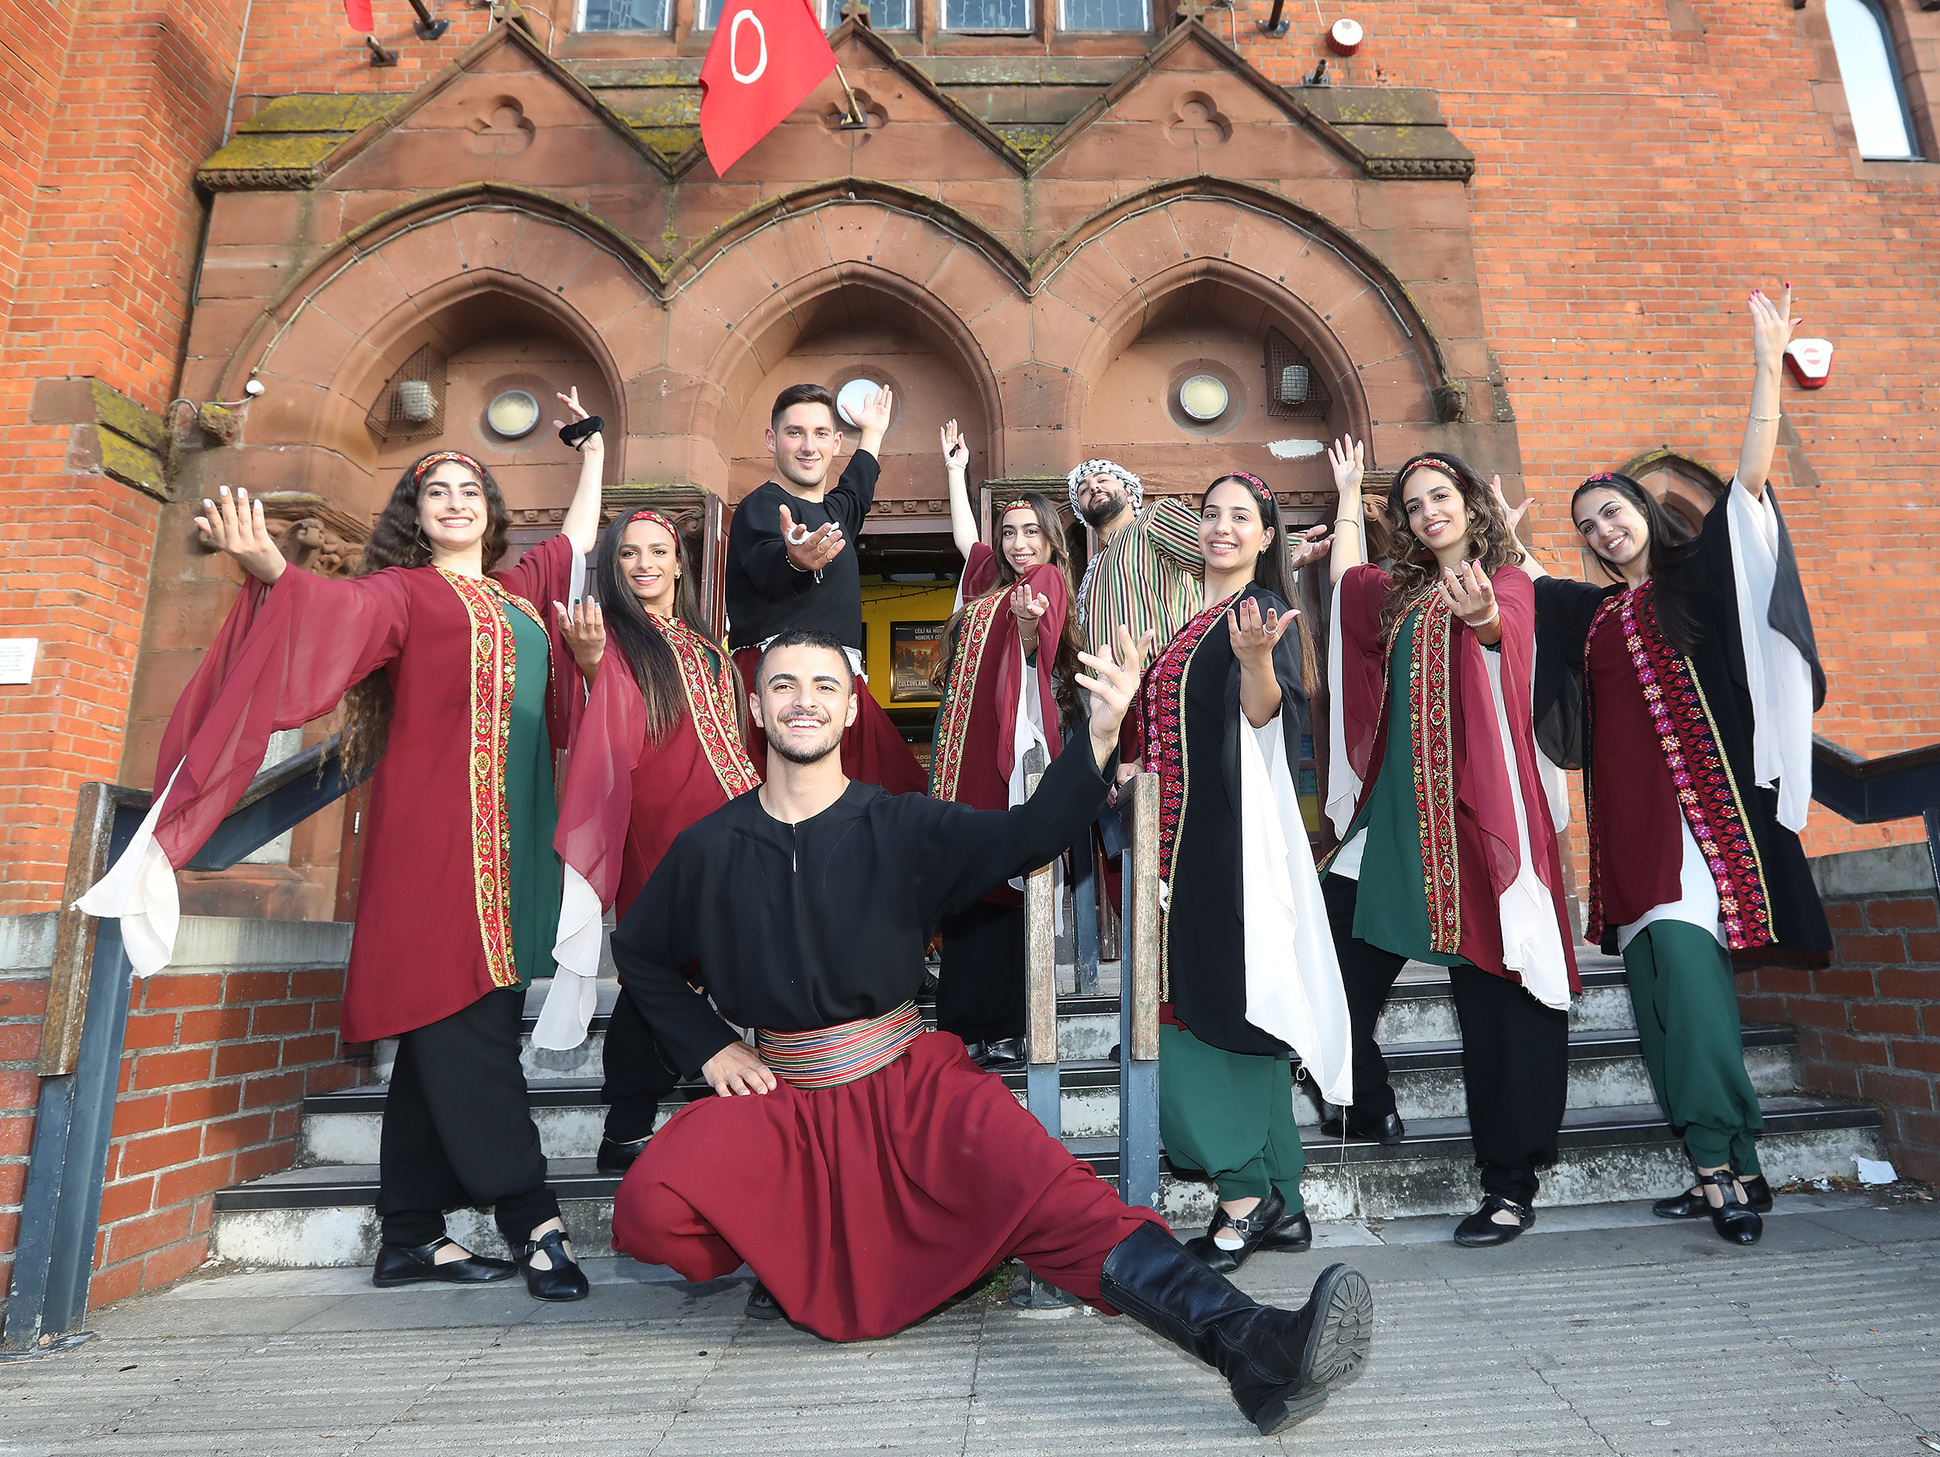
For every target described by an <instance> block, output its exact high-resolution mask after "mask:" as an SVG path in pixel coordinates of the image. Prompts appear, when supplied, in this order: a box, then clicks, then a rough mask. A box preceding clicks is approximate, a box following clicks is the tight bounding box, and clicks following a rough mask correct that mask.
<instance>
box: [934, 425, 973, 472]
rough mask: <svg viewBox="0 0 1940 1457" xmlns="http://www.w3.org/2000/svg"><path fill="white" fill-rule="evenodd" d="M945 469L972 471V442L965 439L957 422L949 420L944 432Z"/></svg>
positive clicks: (944, 426)
mask: <svg viewBox="0 0 1940 1457" xmlns="http://www.w3.org/2000/svg"><path fill="white" fill-rule="evenodd" d="M941 433H942V438H943V468H944V469H945V470H948V471H952V472H955V471H967V470H969V469H970V442H969V441H968V440H966V439H964V438H963V432H962V431H961V430H959V429H957V422H956V421H954V420H947V421H945V422H944V425H943V430H942V432H941Z"/></svg>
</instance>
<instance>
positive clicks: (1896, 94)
mask: <svg viewBox="0 0 1940 1457" xmlns="http://www.w3.org/2000/svg"><path fill="white" fill-rule="evenodd" d="M1825 18H1826V26H1827V28H1828V29H1830V30H1831V32H1832V46H1833V49H1834V51H1835V52H1837V54H1838V57H1839V79H1840V81H1841V83H1842V84H1843V85H1844V87H1845V92H1846V105H1847V108H1848V110H1850V112H1851V113H1852V129H1853V132H1854V134H1855V136H1856V137H1857V138H1858V140H1859V155H1860V156H1862V157H1865V158H1867V159H1869V160H1873V161H1911V160H1915V159H1917V158H1918V157H1919V155H1920V147H1919V143H1918V141H1917V139H1916V137H1917V134H1916V133H1915V131H1914V129H1913V115H1912V112H1911V111H1910V110H1909V109H1908V107H1907V104H1906V85H1905V82H1904V80H1903V79H1902V78H1901V76H1900V66H1899V59H1898V57H1897V56H1896V55H1895V54H1894V48H1893V32H1892V30H1891V28H1890V27H1889V25H1888V24H1887V20H1886V13H1885V12H1884V11H1883V10H1881V9H1880V6H1879V0H1826V7H1825Z"/></svg>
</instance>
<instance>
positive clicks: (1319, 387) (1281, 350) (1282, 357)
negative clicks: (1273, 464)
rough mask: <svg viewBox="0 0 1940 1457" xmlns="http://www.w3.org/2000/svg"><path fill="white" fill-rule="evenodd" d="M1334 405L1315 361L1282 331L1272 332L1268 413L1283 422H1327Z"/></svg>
mask: <svg viewBox="0 0 1940 1457" xmlns="http://www.w3.org/2000/svg"><path fill="white" fill-rule="evenodd" d="M1332 403H1333V401H1332V400H1331V399H1330V398H1329V397H1328V394H1327V386H1326V385H1325V384H1324V383H1323V382H1322V380H1321V377H1320V371H1319V370H1318V369H1315V368H1314V366H1313V361H1312V360H1310V359H1308V358H1307V356H1306V355H1304V354H1302V353H1301V352H1300V351H1299V350H1298V349H1296V348H1294V347H1293V341H1292V340H1291V339H1289V338H1287V336H1286V335H1285V334H1282V333H1281V332H1280V331H1279V330H1278V329H1268V330H1267V331H1266V413H1267V414H1268V415H1269V416H1271V417H1273V418H1276V419H1281V420H1290V419H1301V420H1324V419H1326V418H1327V408H1328V406H1329V405H1331V404H1332Z"/></svg>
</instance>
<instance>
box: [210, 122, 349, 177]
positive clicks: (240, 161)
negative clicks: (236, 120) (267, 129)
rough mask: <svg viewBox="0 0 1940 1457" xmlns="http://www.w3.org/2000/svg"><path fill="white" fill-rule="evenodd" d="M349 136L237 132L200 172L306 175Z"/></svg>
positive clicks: (344, 134) (345, 134)
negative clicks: (304, 173)
mask: <svg viewBox="0 0 1940 1457" xmlns="http://www.w3.org/2000/svg"><path fill="white" fill-rule="evenodd" d="M347 135H348V133H343V134H337V135H330V136H316V135H313V134H307V133H297V134H288V133H275V134H267V135H266V134H264V133H261V132H255V133H248V134H245V133H241V132H239V133H237V134H236V137H235V139H234V140H233V141H231V142H230V143H229V145H228V146H226V147H224V148H223V149H222V150H221V151H219V152H217V153H216V154H215V155H214V156H213V157H211V158H209V160H208V161H206V162H204V163H203V164H202V166H201V168H200V170H201V171H203V172H305V171H308V170H310V169H311V168H313V167H315V166H317V165H318V164H320V163H321V162H322V161H323V159H324V158H326V157H328V156H329V155H330V154H331V153H332V152H334V151H336V150H337V148H339V147H341V146H342V145H343V144H344V138H345V136H347Z"/></svg>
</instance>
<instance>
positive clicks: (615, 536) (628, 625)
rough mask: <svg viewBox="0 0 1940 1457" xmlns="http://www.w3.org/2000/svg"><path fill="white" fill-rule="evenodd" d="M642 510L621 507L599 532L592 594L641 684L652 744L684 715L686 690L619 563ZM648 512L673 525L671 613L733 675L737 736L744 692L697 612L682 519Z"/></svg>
mask: <svg viewBox="0 0 1940 1457" xmlns="http://www.w3.org/2000/svg"><path fill="white" fill-rule="evenodd" d="M642 514H643V513H642V512H639V511H624V512H621V513H620V514H619V515H618V516H615V517H614V518H613V520H612V521H611V522H609V523H608V525H607V528H606V530H605V531H603V532H602V533H600V541H599V546H598V547H597V548H596V549H595V551H594V554H593V595H594V596H595V597H597V598H598V599H599V603H600V607H601V609H602V611H603V612H604V613H605V616H606V631H607V633H608V635H609V636H611V637H612V639H613V642H614V644H615V646H617V647H618V648H619V650H620V652H621V653H622V654H623V655H624V656H625V658H626V663H627V666H628V667H629V668H631V669H632V670H633V681H634V682H636V683H638V684H639V685H640V696H641V697H642V698H644V699H645V700H646V702H647V741H648V742H649V743H651V744H653V745H654V746H655V747H658V746H659V745H661V744H663V743H665V742H666V739H667V735H668V734H669V733H671V732H672V731H673V729H674V728H675V726H676V725H678V724H679V723H680V721H681V720H682V719H684V718H685V717H686V716H687V695H686V693H685V692H684V691H683V690H682V688H681V682H680V663H679V661H678V660H677V659H676V658H675V657H674V650H673V649H672V648H671V647H669V646H668V645H667V639H666V637H665V636H664V635H663V634H662V633H661V631H660V629H659V627H658V626H656V625H655V623H654V620H653V614H652V613H650V612H648V611H647V609H646V608H644V607H642V606H641V605H640V599H639V598H638V597H636V596H634V595H633V585H632V583H630V582H628V581H627V579H626V574H625V573H624V572H623V571H622V570H621V569H620V548H621V547H623V546H625V545H626V533H627V528H628V527H629V526H631V525H632V524H633V523H634V522H635V521H638V520H639V519H640V518H641V516H642ZM652 514H653V516H657V517H659V518H660V519H661V520H662V521H663V522H665V523H667V524H669V525H671V526H672V527H673V528H674V564H675V565H676V566H677V567H679V568H680V580H679V582H678V583H677V584H676V585H675V587H674V616H675V617H677V618H679V619H680V621H681V622H682V623H684V624H685V625H686V626H688V627H690V628H692V629H693V630H694V631H695V632H697V633H699V634H700V636H701V637H702V638H703V639H704V640H705V641H706V642H707V644H708V646H709V647H711V648H712V649H713V650H714V651H715V652H716V653H717V654H718V655H719V656H720V657H721V658H723V659H725V660H726V661H727V664H728V672H729V673H731V674H733V675H734V686H735V691H734V692H733V693H732V694H731V695H730V696H731V697H732V698H733V699H734V721H735V724H736V726H737V727H738V729H739V731H740V733H741V737H742V739H743V740H744V741H745V740H746V738H747V736H748V695H747V691H746V689H745V688H744V687H743V686H742V684H741V675H740V673H739V672H738V671H737V670H736V669H735V667H734V660H733V659H732V658H730V657H729V656H728V652H727V649H726V648H724V647H722V646H721V645H720V644H719V643H718V642H716V641H715V640H714V636H713V634H712V633H710V632H709V631H708V628H707V620H706V618H704V617H703V616H702V615H701V594H700V588H699V586H698V585H697V581H698V577H697V574H696V573H695V571H694V565H693V563H694V558H693V553H692V551H691V550H690V549H689V547H688V544H687V524H688V523H687V522H686V521H684V520H683V519H682V517H681V516H679V515H676V514H672V513H667V512H661V511H655V512H653V513H652Z"/></svg>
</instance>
